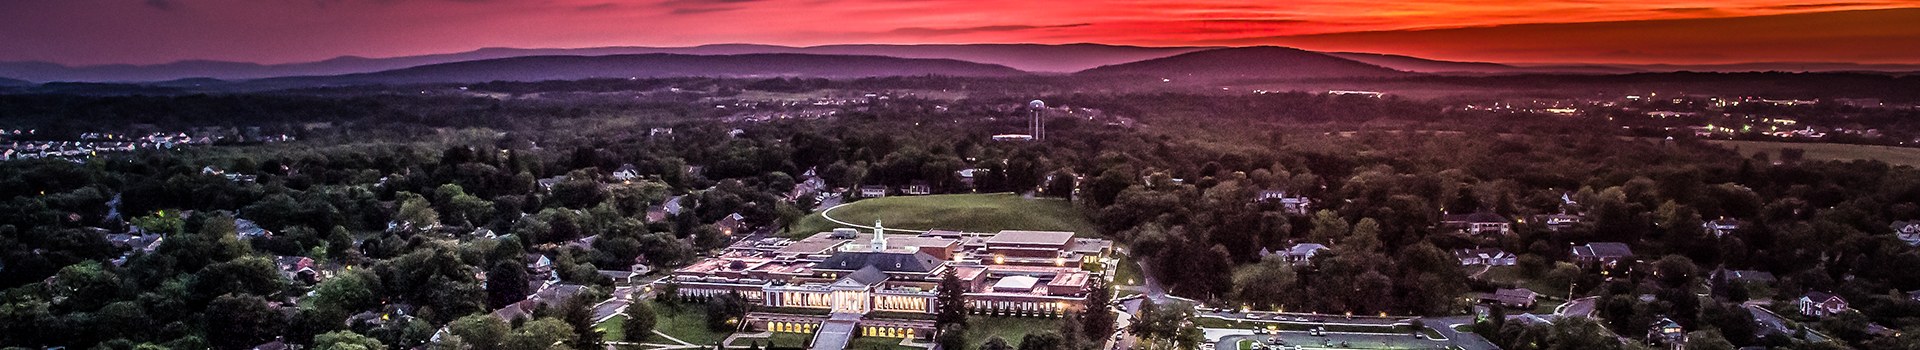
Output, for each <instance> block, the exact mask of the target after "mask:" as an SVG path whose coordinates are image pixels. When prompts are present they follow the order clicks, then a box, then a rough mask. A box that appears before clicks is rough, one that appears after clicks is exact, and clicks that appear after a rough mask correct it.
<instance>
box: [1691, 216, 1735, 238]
mask: <svg viewBox="0 0 1920 350" xmlns="http://www.w3.org/2000/svg"><path fill="white" fill-rule="evenodd" d="M1700 227H1703V228H1706V229H1707V232H1708V233H1712V234H1713V236H1714V237H1720V236H1725V235H1727V234H1731V233H1733V231H1738V230H1740V227H1741V225H1740V219H1733V218H1722V219H1719V220H1713V221H1708V222H1706V223H1704V224H1700Z"/></svg>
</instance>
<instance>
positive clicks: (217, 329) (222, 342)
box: [207, 294, 286, 350]
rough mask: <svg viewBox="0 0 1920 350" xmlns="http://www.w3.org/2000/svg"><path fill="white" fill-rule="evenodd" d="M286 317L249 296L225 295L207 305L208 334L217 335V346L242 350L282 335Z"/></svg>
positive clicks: (257, 298) (277, 310)
mask: <svg viewBox="0 0 1920 350" xmlns="http://www.w3.org/2000/svg"><path fill="white" fill-rule="evenodd" d="M285 324H286V316H285V315H284V314H281V313H280V310H279V309H277V308H274V307H272V306H268V305H267V300H266V299H261V298H260V297H258V296H254V295H250V294H239V295H233V294H228V295H222V296H220V297H219V298H214V299H213V302H212V303H208V304H207V332H208V333H210V334H218V335H220V336H217V337H213V338H214V343H213V345H214V347H217V348H220V349H229V350H239V349H246V348H251V347H253V346H254V345H259V344H260V343H265V342H267V341H268V340H271V339H273V336H274V335H276V334H280V328H281V326H282V325H285Z"/></svg>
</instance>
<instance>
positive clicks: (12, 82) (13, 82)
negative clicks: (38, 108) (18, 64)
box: [0, 78, 34, 86]
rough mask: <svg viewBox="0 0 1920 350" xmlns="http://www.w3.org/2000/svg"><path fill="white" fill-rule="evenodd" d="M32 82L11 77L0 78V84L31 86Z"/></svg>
mask: <svg viewBox="0 0 1920 350" xmlns="http://www.w3.org/2000/svg"><path fill="white" fill-rule="evenodd" d="M33 85H34V84H33V82H31V81H25V80H20V79H12V78H0V86H33Z"/></svg>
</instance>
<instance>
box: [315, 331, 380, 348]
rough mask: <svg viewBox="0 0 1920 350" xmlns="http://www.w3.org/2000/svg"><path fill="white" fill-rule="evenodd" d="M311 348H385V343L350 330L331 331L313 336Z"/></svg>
mask: <svg viewBox="0 0 1920 350" xmlns="http://www.w3.org/2000/svg"><path fill="white" fill-rule="evenodd" d="M313 350H387V344H381V343H380V340H378V339H373V338H368V337H367V336H364V335H360V334H359V333H354V332H352V331H333V332H327V333H326V334H321V335H318V336H314V337H313Z"/></svg>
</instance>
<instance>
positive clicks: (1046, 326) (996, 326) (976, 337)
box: [967, 315, 1060, 348]
mask: <svg viewBox="0 0 1920 350" xmlns="http://www.w3.org/2000/svg"><path fill="white" fill-rule="evenodd" d="M967 327H969V328H971V329H969V330H967V338H968V340H967V343H969V344H973V346H972V348H979V347H980V344H986V343H987V339H989V338H993V337H994V336H1000V339H1006V340H1007V345H1011V346H1014V347H1020V339H1023V338H1026V337H1027V334H1034V333H1045V332H1052V331H1056V330H1059V329H1060V319H1058V318H1045V317H1002V316H980V315H970V316H967Z"/></svg>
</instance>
